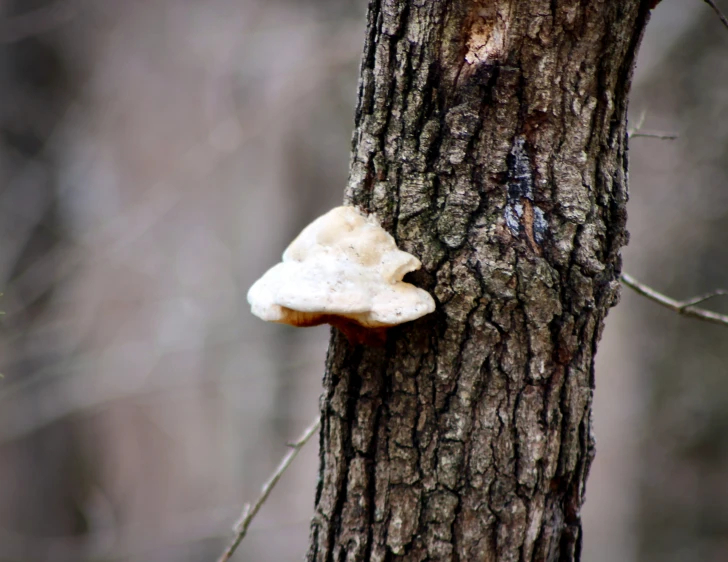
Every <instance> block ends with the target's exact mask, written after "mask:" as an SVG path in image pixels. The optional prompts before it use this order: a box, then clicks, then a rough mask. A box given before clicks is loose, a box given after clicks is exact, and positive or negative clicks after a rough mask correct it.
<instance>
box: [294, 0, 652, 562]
mask: <svg viewBox="0 0 728 562" xmlns="http://www.w3.org/2000/svg"><path fill="white" fill-rule="evenodd" d="M648 15H649V6H648V3H647V2H639V1H636V0H625V1H619V2H587V3H581V2H539V1H533V0H531V1H528V2H514V1H510V2H509V1H503V0H494V1H488V2H485V1H476V0H470V1H466V0H451V1H447V2H445V1H443V2H421V1H415V0H376V1H372V2H371V3H370V7H369V15H368V23H367V35H366V42H365V47H364V55H363V59H362V65H361V77H360V81H359V99H358V107H357V110H356V130H355V133H354V138H353V147H352V150H353V151H352V161H351V173H350V178H349V185H348V188H347V191H346V196H345V200H346V203H347V204H352V205H357V206H359V207H360V208H362V209H363V210H365V211H367V212H374V213H376V214H377V216H378V217H379V219H380V221H381V222H382V225H383V226H384V227H385V228H387V229H388V230H389V231H390V232H391V233H392V234H393V235H394V236H395V238H396V240H397V243H398V245H399V247H400V248H402V249H403V250H405V251H407V252H410V253H412V254H414V255H416V256H418V257H419V258H420V259H421V261H422V263H423V269H422V270H421V271H418V272H416V273H413V274H410V275H409V276H408V280H409V281H411V282H413V283H415V284H416V285H418V286H420V287H423V288H425V289H427V290H429V291H430V292H431V294H432V295H433V296H434V297H435V299H436V301H437V310H436V312H435V313H434V314H432V315H430V316H428V317H425V318H423V319H421V320H418V321H416V322H414V323H411V324H408V325H404V326H402V327H399V328H397V329H394V330H390V331H389V333H388V336H387V341H386V345H385V347H383V348H374V347H368V346H363V345H359V346H355V345H352V344H350V343H349V342H348V341H347V339H346V338H345V337H344V336H343V335H342V334H341V333H339V332H338V331H337V330H334V331H333V333H332V340H331V345H330V349H329V355H328V359H327V369H326V375H325V378H324V395H323V397H322V403H321V410H322V430H321V469H320V470H321V473H320V481H319V485H318V490H317V494H316V513H315V516H314V520H313V522H312V528H311V543H310V550H309V553H308V560H309V561H311V562H313V561H321V562H324V561H333V560H336V561H339V560H347V561H355V560H356V561H359V560H361V561H369V560H390V561H391V560H403V561H404V560H407V561H424V560H460V561H474V560H478V561H480V560H484V561H485V560H490V561H496V560H497V561H499V562H506V561H518V560H524V561H526V560H564V561H566V560H578V559H579V556H580V554H579V553H580V544H581V540H582V536H581V522H580V508H581V505H582V503H583V500H584V486H585V481H586V477H587V473H588V470H589V465H590V462H591V459H592V458H593V455H594V440H593V437H592V431H591V402H592V392H593V387H594V353H595V351H596V345H597V342H598V340H599V337H600V334H601V330H602V327H603V320H604V317H605V315H606V313H607V310H608V308H609V307H610V306H613V305H614V304H615V303H616V302H617V300H618V298H619V283H618V276H619V271H620V265H621V263H620V256H619V251H620V248H621V247H622V246H623V245H624V244H625V243H626V240H627V233H626V230H625V222H626V210H625V207H626V202H627V159H626V156H627V144H626V143H627V140H626V109H627V95H628V90H629V85H630V79H631V72H632V66H633V62H634V57H635V54H636V51H637V47H638V45H639V41H640V39H641V35H642V31H643V29H644V26H645V24H646V22H647V19H648Z"/></svg>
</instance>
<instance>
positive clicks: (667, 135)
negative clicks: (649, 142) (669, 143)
mask: <svg viewBox="0 0 728 562" xmlns="http://www.w3.org/2000/svg"><path fill="white" fill-rule="evenodd" d="M638 137H649V138H652V139H668V140H674V139H676V138H678V135H677V134H676V133H665V132H663V131H640V130H639V129H638V130H636V131H634V132H633V133H631V134H630V135H629V138H631V139H635V138H638Z"/></svg>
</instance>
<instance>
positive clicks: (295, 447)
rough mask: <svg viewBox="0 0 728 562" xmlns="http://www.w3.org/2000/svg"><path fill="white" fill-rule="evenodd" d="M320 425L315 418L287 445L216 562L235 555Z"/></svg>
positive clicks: (244, 511) (221, 561) (319, 420)
mask: <svg viewBox="0 0 728 562" xmlns="http://www.w3.org/2000/svg"><path fill="white" fill-rule="evenodd" d="M320 423H321V418H320V417H316V419H315V420H314V421H313V423H312V424H311V425H309V426H308V427H307V428H306V430H305V431H304V432H303V434H302V435H301V437H299V438H298V439H297V440H296V441H294V442H293V443H289V445H288V446H289V447H291V450H290V451H288V454H287V455H286V456H285V457H283V460H282V461H281V463H280V464H279V465H278V468H276V470H275V472H274V473H273V474H272V475H271V477H270V478H269V479H268V481H267V482H266V483H265V484H264V485H263V488H262V489H261V493H260V496H259V497H258V499H257V500H256V501H255V503H254V504H252V505H251V504H249V503H246V504H245V506H243V512H242V514H241V515H240V519H239V520H238V522H237V523H236V524H235V539H234V540H233V542H231V543H230V546H228V547H227V549H226V550H225V552H223V554H222V556H220V558H218V561H217V562H227V561H228V560H230V557H231V556H232V555H233V554H234V553H235V550H236V549H237V548H238V546H239V545H240V543H241V541H242V540H243V538H245V535H246V534H247V532H248V527H249V526H250V523H251V521H252V520H253V518H254V517H255V516H256V515H257V513H258V511H260V508H261V507H262V506H263V504H264V503H265V501H266V500H267V499H268V496H269V495H270V493H271V492H272V491H273V488H274V487H275V485H276V484H277V483H278V480H280V478H281V476H283V473H284V472H285V471H286V469H287V468H288V467H289V466H290V464H291V463H292V462H293V459H295V458H296V455H298V452H299V451H300V450H301V449H302V448H303V446H304V445H305V444H306V443H307V442H308V440H309V439H311V437H312V436H313V434H314V433H316V431H317V430H318V428H319V424H320Z"/></svg>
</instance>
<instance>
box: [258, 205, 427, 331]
mask: <svg viewBox="0 0 728 562" xmlns="http://www.w3.org/2000/svg"><path fill="white" fill-rule="evenodd" d="M421 265H422V264H421V263H420V260H418V259H417V258H416V257H414V256H413V255H411V254H408V253H407V252H403V251H402V250H399V249H398V248H397V246H396V244H395V242H394V238H392V237H391V236H390V235H389V234H388V233H387V232H386V231H385V230H384V229H383V228H382V227H381V226H380V225H379V223H378V222H377V220H376V218H374V217H373V216H369V217H366V216H363V215H362V214H361V213H360V212H359V211H358V210H357V209H355V208H354V207H337V208H335V209H333V210H331V211H329V212H328V213H326V214H325V215H323V216H322V217H319V218H318V219H316V220H315V221H313V222H312V223H311V224H310V225H308V226H307V227H306V228H304V229H303V231H302V232H301V234H299V235H298V237H297V238H296V239H295V240H294V241H293V242H292V243H291V245H290V246H288V248H286V251H285V252H283V261H282V262H281V263H279V264H277V265H275V266H273V267H272V268H271V269H269V270H268V271H267V272H266V273H265V274H264V275H263V277H261V278H260V279H258V281H256V282H255V283H254V284H253V286H252V287H251V288H250V290H249V291H248V302H249V303H250V305H251V310H252V312H253V314H255V315H256V316H258V317H260V318H262V319H263V320H267V321H268V322H280V323H283V324H290V325H292V326H317V325H319V324H331V325H332V326H336V327H337V328H339V329H340V330H341V331H342V332H344V333H345V334H346V336H347V337H348V338H349V339H350V340H352V341H354V342H362V343H370V344H373V343H381V342H383V341H384V333H385V330H386V329H387V328H390V327H392V326H396V325H397V324H402V323H404V322H409V321H411V320H415V319H416V318H419V317H421V316H424V315H425V314H429V313H430V312H432V311H434V310H435V301H434V300H433V299H432V297H431V296H430V295H429V293H427V291H424V290H422V289H418V288H417V287H415V286H414V285H411V284H410V283H405V282H404V281H402V278H403V277H404V275H405V274H406V273H409V272H410V271H415V270H417V269H419V268H420V266H421Z"/></svg>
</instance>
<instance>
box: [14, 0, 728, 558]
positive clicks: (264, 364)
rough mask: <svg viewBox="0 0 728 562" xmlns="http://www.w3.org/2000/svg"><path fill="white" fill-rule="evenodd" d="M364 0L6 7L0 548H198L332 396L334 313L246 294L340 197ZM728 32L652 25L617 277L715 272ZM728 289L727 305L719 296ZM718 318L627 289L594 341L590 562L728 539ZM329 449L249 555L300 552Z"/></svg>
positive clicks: (157, 553) (725, 137)
mask: <svg viewBox="0 0 728 562" xmlns="http://www.w3.org/2000/svg"><path fill="white" fill-rule="evenodd" d="M365 9H366V5H365V2H364V1H363V0H362V1H355V0H349V1H347V2H333V1H314V0H307V1H300V0H299V1H293V0H290V1H286V0H278V1H267V2H263V1H262V0H261V1H252V0H245V1H243V0H208V1H206V2H178V1H177V2H175V1H173V0H145V1H141V0H137V1H124V2H120V1H113V0H95V1H91V0H77V1H69V0H67V1H63V0H57V1H55V2H51V1H46V0H35V1H32V0H25V1H23V0H5V1H4V2H0V10H1V11H0V291H1V292H4V293H5V295H4V297H2V300H0V309H3V310H5V311H6V313H7V314H6V316H4V317H3V318H2V320H1V324H0V372H2V373H3V375H4V378H3V379H0V561H2V562H41V561H42V562H45V561H52V562H56V561H66V560H68V561H73V562H81V561H85V560H89V561H90V560H109V561H110V560H135V561H150V562H163V561H166V560H169V561H185V560H189V561H193V560H194V561H198V560H210V559H214V558H215V556H216V555H217V554H218V553H219V552H220V550H221V548H222V545H223V544H224V542H225V541H226V539H227V538H228V535H229V533H230V527H231V525H232V523H233V522H234V520H235V519H236V517H237V515H238V513H239V510H240V508H241V506H242V503H243V502H244V501H246V500H249V499H251V498H252V497H253V496H255V495H256V494H257V492H258V489H259V486H260V484H261V483H262V482H263V480H264V479H265V478H266V476H267V474H268V473H269V472H270V471H271V470H272V468H273V467H274V466H275V464H276V463H277V461H278V459H279V458H280V457H281V456H282V455H283V454H284V453H285V442H286V441H287V440H289V439H290V438H292V437H294V436H295V435H296V434H297V433H298V432H299V431H300V429H301V428H302V427H303V426H304V425H306V424H307V423H308V422H309V420H310V419H311V418H312V417H313V415H314V414H315V412H316V411H317V409H318V395H319V392H320V379H321V374H322V370H323V362H324V353H325V347H326V343H327V336H328V330H327V329H326V328H316V329H309V330H294V329H291V328H287V327H280V326H273V325H267V324H264V323H262V322H260V321H257V320H256V319H254V318H252V317H251V315H250V314H249V312H248V307H247V303H246V302H245V293H246V291H247V288H248V287H249V285H250V284H251V283H252V281H254V280H255V278H257V277H258V276H259V274H260V273H262V271H264V270H265V269H266V268H267V267H269V266H270V265H271V264H273V263H274V262H275V261H277V260H278V257H279V255H280V253H281V251H282V249H283V248H284V247H285V245H286V243H287V242H288V241H289V240H290V239H291V238H292V236H293V235H295V233H297V232H298V231H299V230H300V228H301V227H302V226H303V225H305V224H306V223H307V222H309V221H310V220H311V219H312V218H313V217H315V216H317V215H318V214H320V213H322V212H323V211H325V210H326V209H328V208H331V207H333V206H335V205H337V204H339V203H340V201H341V197H342V192H343V187H344V185H345V181H346V173H347V166H348V157H349V146H350V142H349V138H350V135H351V128H352V122H353V119H352V116H353V107H354V103H355V97H356V84H355V82H356V76H357V72H356V69H357V65H358V62H359V55H360V52H361V45H362V43H363V32H364V29H365V26H364V22H363V16H364V12H365ZM727 52H728V33H726V32H725V29H723V28H722V27H721V26H720V23H719V22H718V20H717V19H716V18H715V15H714V14H713V13H712V12H711V11H710V10H709V9H708V8H707V6H705V4H703V3H701V2H698V1H695V2H688V3H686V2H679V1H678V0H664V1H663V2H661V3H660V4H659V6H658V7H657V9H656V10H655V12H654V14H653V21H652V22H651V24H650V26H648V33H647V36H646V38H645V41H644V43H643V47H642V53H641V58H640V60H639V63H638V69H637V74H636V79H635V85H634V88H633V97H632V102H631V115H632V121H636V118H637V116H638V115H639V114H640V113H641V112H642V111H646V112H647V113H646V119H645V123H644V127H645V128H646V129H659V130H666V131H675V132H677V133H678V134H679V135H680V136H679V138H678V139H677V140H674V141H663V140H656V139H649V138H635V139H633V140H632V141H631V151H630V159H631V172H632V173H631V193H632V200H631V202H630V220H629V230H630V231H631V233H632V240H631V245H630V246H629V247H628V249H627V250H626V251H625V269H626V270H627V271H629V272H631V273H633V274H634V275H636V276H637V277H638V278H640V279H641V280H644V281H645V282H648V283H650V284H652V285H653V286H656V287H657V288H659V289H661V290H664V291H665V292H667V293H669V294H671V295H673V296H676V297H678V298H680V297H687V296H690V295H693V294H697V293H701V292H705V291H707V290H710V289H713V288H715V287H718V286H723V287H725V286H726V285H728V254H727V253H726V252H727V251H728V250H727V246H726V239H727V233H728V191H726V189H725V184H726V179H728V178H727V176H728V119H727V118H726V115H728V94H727V92H728V68H727V66H726V65H727V64H728V63H727V62H726V61H727V60H728V59H727V58H726V56H725V55H726V53H727ZM721 306H723V310H725V309H726V307H725V305H721V303H720V302H717V301H716V302H715V307H717V308H720V307H721ZM726 342H728V334H727V333H726V332H725V329H722V328H721V327H719V326H711V325H703V324H700V323H698V322H696V321H691V320H686V319H682V318H680V317H678V316H677V315H674V314H672V313H670V312H669V311H665V310H661V309H657V308H655V306H654V305H653V304H651V303H648V302H645V301H643V300H640V297H638V296H635V295H633V294H631V293H629V292H627V290H625V292H624V297H623V302H622V304H621V305H620V306H619V307H618V308H617V309H616V310H614V311H612V313H611V314H610V317H609V320H608V322H607V329H606V331H605V339H604V341H603V343H602V345H601V348H600V352H599V354H598V367H597V391H596V404H595V414H596V419H595V432H596V436H597V457H596V460H595V463H594V465H593V468H592V474H591V478H590V480H589V484H588V488H587V503H586V508H585V511H586V514H585V524H586V529H585V557H584V559H585V560H586V561H587V562H611V561H613V560H621V561H627V562H629V561H653V560H655V561H657V560H708V561H712V560H715V561H718V560H725V559H728V486H726V474H728V431H727V427H728V345H727V344H726ZM315 449H316V445H315V444H311V445H310V446H309V447H308V449H306V450H305V451H304V453H302V456H301V458H300V460H298V461H297V462H296V465H295V466H294V468H293V470H292V471H290V472H289V473H288V474H287V475H286V476H285V477H284V480H283V481H282V482H281V486H280V487H279V488H278V489H276V491H275V492H274V494H273V496H272V497H271V500H270V501H269V502H268V503H267V504H266V506H265V508H264V509H263V511H262V512H261V514H260V516H259V517H258V518H257V519H256V521H255V523H254V525H253V527H252V528H251V531H250V534H249V536H248V537H247V538H246V540H245V542H244V543H243V546H242V547H241V553H240V554H239V558H240V559H241V560H243V559H245V560H255V561H271V562H285V561H288V560H300V559H301V557H302V556H303V554H304V552H305V548H306V543H307V536H308V524H309V518H310V516H311V514H312V508H313V494H314V487H315V482H314V479H315V471H316V450H315Z"/></svg>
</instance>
